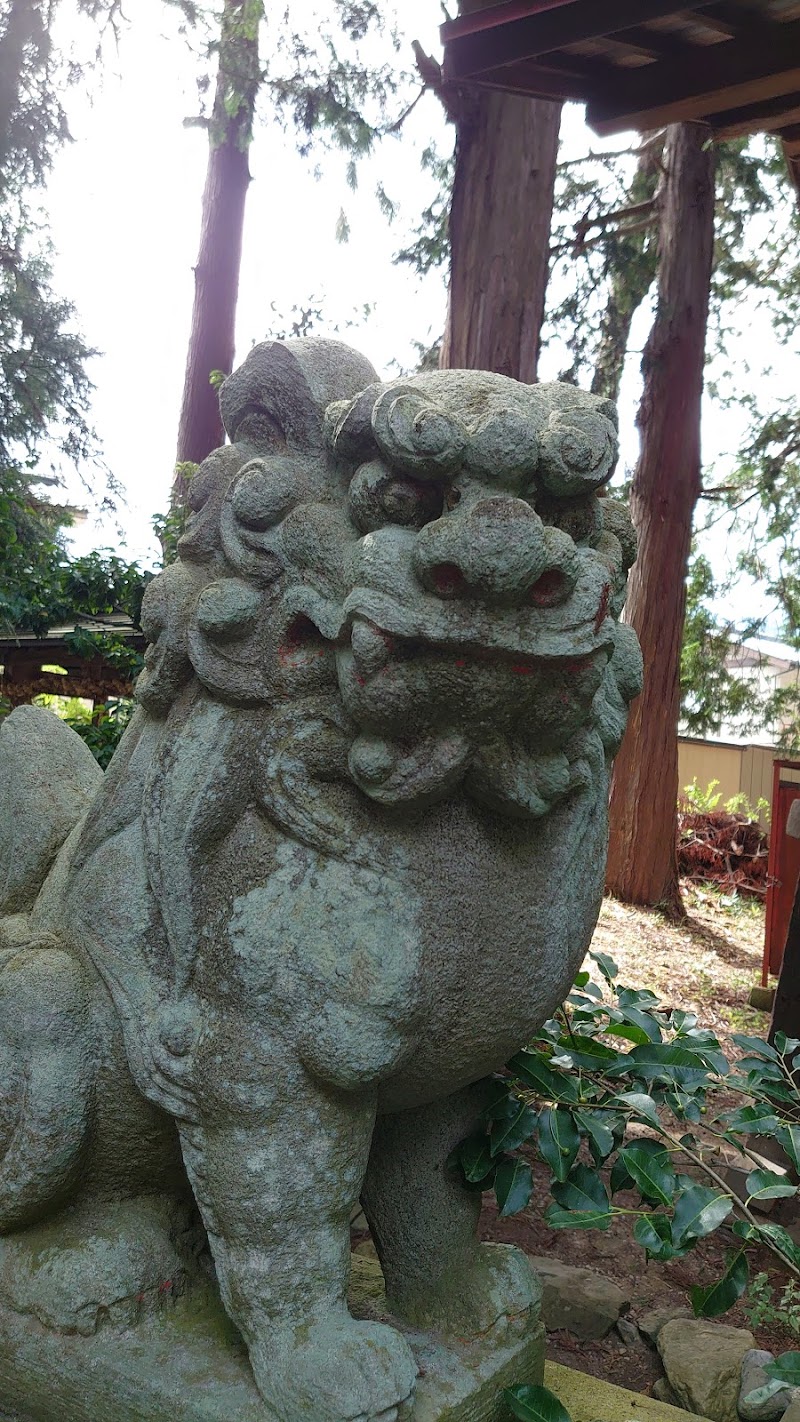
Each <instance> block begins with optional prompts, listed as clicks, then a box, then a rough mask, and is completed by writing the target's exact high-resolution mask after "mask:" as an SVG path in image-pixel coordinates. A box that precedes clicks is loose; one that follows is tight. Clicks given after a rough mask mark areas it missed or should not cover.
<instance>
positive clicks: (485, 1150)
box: [455, 953, 800, 1416]
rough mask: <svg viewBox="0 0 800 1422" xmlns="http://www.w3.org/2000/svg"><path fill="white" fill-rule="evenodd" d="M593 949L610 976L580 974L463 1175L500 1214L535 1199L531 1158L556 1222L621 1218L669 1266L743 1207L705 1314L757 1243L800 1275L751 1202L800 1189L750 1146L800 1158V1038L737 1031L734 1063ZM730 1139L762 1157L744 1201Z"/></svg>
mask: <svg viewBox="0 0 800 1422" xmlns="http://www.w3.org/2000/svg"><path fill="white" fill-rule="evenodd" d="M590 958H591V959H592V961H593V963H594V966H595V968H596V970H597V976H598V978H599V981H596V980H594V979H593V977H592V976H591V974H590V973H589V972H587V971H582V972H581V973H579V974H578V976H577V978H576V980H575V986H574V989H573V991H572V993H570V995H569V997H568V999H567V1001H566V1003H565V1004H564V1006H563V1008H562V1009H560V1011H559V1012H558V1013H557V1014H556V1015H555V1017H553V1018H551V1019H550V1020H549V1021H548V1022H545V1024H544V1025H543V1027H542V1028H541V1031H540V1032H539V1033H538V1035H537V1036H536V1038H535V1039H534V1041H533V1042H532V1043H530V1045H529V1046H528V1047H527V1048H525V1049H524V1050H523V1051H521V1052H518V1053H517V1055H516V1056H515V1057H514V1058H513V1059H512V1060H511V1062H509V1064H508V1068H507V1074H506V1075H505V1076H504V1077H502V1078H497V1080H496V1084H495V1090H494V1092H493V1094H492V1099H491V1102H490V1104H489V1106H488V1107H487V1109H486V1111H485V1114H484V1120H483V1123H482V1125H481V1127H480V1128H479V1130H478V1131H476V1133H475V1134H474V1135H473V1136H471V1137H470V1138H469V1140H467V1141H465V1142H464V1143H463V1144H462V1145H461V1146H460V1147H459V1148H458V1150H457V1151H456V1152H455V1159H456V1160H457V1161H458V1163H459V1164H460V1166H461V1168H462V1170H463V1172H464V1175H465V1177H466V1179H467V1181H468V1182H469V1184H470V1185H471V1186H472V1187H474V1188H480V1189H494V1191H495V1194H496V1195H497V1199H498V1204H499V1205H500V1208H501V1213H504V1214H511V1213H513V1212H514V1210H516V1209H520V1208H523V1207H524V1205H525V1204H527V1202H528V1200H529V1199H530V1196H531V1192H532V1189H533V1177H532V1172H531V1166H530V1159H529V1158H530V1154H531V1152H533V1153H534V1154H535V1155H536V1156H537V1157H538V1158H539V1159H540V1160H541V1161H542V1162H543V1163H544V1165H546V1167H547V1169H548V1172H549V1175H550V1194H551V1196H552V1200H553V1203H552V1204H550V1205H549V1206H548V1207H547V1209H546V1211H545V1220H546V1222H547V1224H548V1225H549V1226H550V1227H551V1228H552V1229H600V1230H605V1229H608V1228H609V1226H610V1225H611V1223H612V1221H613V1220H614V1219H615V1218H618V1217H622V1216H624V1217H625V1218H627V1219H629V1220H630V1221H631V1223H632V1225H633V1237H634V1239H635V1240H636V1242H637V1243H638V1244H639V1245H640V1246H641V1247H642V1248H643V1249H644V1250H645V1253H646V1255H647V1257H648V1258H651V1259H658V1260H660V1261H669V1260H671V1259H677V1258H681V1257H682V1256H683V1255H685V1254H687V1253H688V1252H689V1251H690V1250H691V1249H693V1248H694V1246H695V1244H696V1243H697V1241H698V1240H700V1239H704V1238H705V1237H706V1236H707V1235H709V1234H711V1233H712V1232H713V1231H714V1230H716V1229H718V1228H719V1226H720V1225H721V1224H723V1223H724V1222H726V1221H731V1217H732V1216H733V1217H734V1218H733V1220H732V1224H731V1227H732V1230H733V1233H734V1235H736V1236H738V1242H737V1247H736V1248H735V1249H734V1250H733V1251H732V1252H731V1253H730V1254H729V1256H728V1259H727V1263H726V1267H725V1270H724V1273H723V1275H722V1277H721V1278H720V1279H718V1280H716V1281H712V1282H711V1283H710V1284H709V1285H708V1286H707V1287H705V1288H695V1289H693V1291H692V1307H693V1309H694V1312H695V1314H697V1315H698V1316H702V1317H715V1316H717V1315H718V1314H721V1313H724V1312H725V1311H726V1310H727V1309H729V1308H730V1307H731V1306H732V1305H733V1304H734V1303H735V1302H736V1300H737V1299H739V1298H740V1297H741V1296H742V1294H743V1293H744V1290H745V1288H746V1286H747V1279H748V1273H749V1265H748V1258H747V1254H748V1246H749V1245H752V1244H759V1245H762V1246H764V1247H765V1248H767V1249H769V1250H770V1251H771V1252H772V1253H773V1255H775V1256H776V1258H777V1259H778V1260H779V1262H780V1264H781V1266H782V1267H783V1268H784V1269H786V1270H788V1271H789V1273H790V1274H793V1275H794V1276H795V1277H796V1278H797V1279H798V1280H800V1248H798V1246H797V1245H796V1244H795V1242H794V1240H793V1239H792V1237H791V1235H789V1234H788V1232H787V1231H786V1230H785V1229H783V1228H782V1226H780V1225H777V1224H771V1223H767V1222H765V1221H764V1220H763V1219H761V1218H759V1217H758V1216H757V1215H756V1214H754V1212H753V1208H752V1207H753V1205H754V1203H756V1202H758V1201H763V1200H770V1199H778V1198H787V1197H793V1196H795V1195H797V1193H798V1188H797V1187H796V1186H795V1185H793V1184H791V1183H790V1181H789V1178H788V1176H787V1175H785V1174H782V1173H780V1172H778V1171H777V1170H770V1169H765V1168H764V1166H763V1163H762V1162H761V1161H760V1160H759V1158H758V1157H752V1156H751V1153H750V1149H749V1145H748V1137H750V1136H752V1135H753V1134H760V1135H769V1136H772V1137H774V1139H775V1140H776V1141H777V1142H778V1143H779V1144H780V1145H781V1147H782V1148H783V1150H784V1152H785V1153H786V1155H787V1157H788V1159H789V1162H790V1164H791V1165H792V1166H793V1167H794V1169H797V1168H798V1167H800V1126H798V1125H797V1124H796V1122H797V1120H798V1119H800V1090H798V1086H797V1081H796V1077H795V1075H794V1073H795V1072H796V1071H797V1069H798V1068H800V1040H796V1039H790V1038H786V1037H785V1036H784V1035H783V1034H780V1033H779V1034H777V1036H776V1040H775V1045H774V1046H770V1045H769V1044H768V1043H766V1042H762V1041H761V1040H760V1039H759V1038H755V1037H744V1036H735V1037H734V1042H735V1043H736V1044H737V1046H738V1048H739V1049H740V1050H741V1051H742V1052H743V1053H744V1055H743V1056H742V1057H741V1059H740V1060H739V1061H738V1062H736V1063H735V1064H733V1065H732V1064H731V1062H729V1060H728V1058H727V1057H726V1055H725V1053H724V1052H723V1051H722V1049H721V1046H720V1043H719V1041H718V1040H717V1038H716V1037H715V1036H714V1034H713V1033H712V1032H710V1031H709V1030H707V1029H704V1028H702V1027H700V1026H699V1025H698V1022H697V1018H696V1017H695V1016H694V1014H693V1013H689V1012H685V1011H683V1010H682V1009H678V1008H669V1007H665V1006H664V1005H663V1004H662V1003H660V1002H659V1000H658V998H657V997H656V996H655V994H654V993H652V992H650V991H648V990H646V989H635V988H629V987H624V986H622V985H621V984H620V983H619V982H618V980H617V979H618V973H617V968H616V965H615V964H614V962H613V961H612V960H611V959H610V958H608V957H607V956H606V955H604V954H602V953H591V954H590ZM732 1102H733V1103H735V1104H731V1103H732ZM632 1128H633V1129H632ZM726 1147H731V1148H733V1149H735V1150H736V1151H738V1152H739V1153H741V1154H743V1155H745V1156H750V1157H751V1159H752V1160H753V1169H752V1171H751V1173H750V1175H749V1176H748V1177H747V1182H746V1197H745V1199H743V1200H740V1199H739V1198H738V1197H737V1196H736V1195H735V1194H734V1193H733V1191H732V1190H731V1189H730V1188H729V1186H728V1185H727V1184H726V1181H725V1179H724V1176H723V1175H722V1174H721V1171H720V1165H721V1163H723V1151H724V1148H726ZM622 1192H625V1194H626V1201H625V1203H620V1202H619V1199H618V1197H619V1196H620V1194H621V1193H622ZM629 1195H633V1196H634V1197H635V1198H634V1203H632V1204H631V1203H629V1201H628V1199H627V1197H628V1196H629ZM637 1201H638V1203H637ZM787 1366H788V1365H787ZM519 1415H520V1416H522V1413H520V1414H519Z"/></svg>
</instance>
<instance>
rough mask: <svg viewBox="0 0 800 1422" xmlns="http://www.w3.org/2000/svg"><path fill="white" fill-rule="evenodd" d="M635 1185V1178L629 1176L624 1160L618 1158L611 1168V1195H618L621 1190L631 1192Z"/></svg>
mask: <svg viewBox="0 0 800 1422" xmlns="http://www.w3.org/2000/svg"><path fill="white" fill-rule="evenodd" d="M633 1183H634V1182H633V1176H632V1175H629V1174H628V1167H627V1166H626V1164H625V1162H624V1160H620V1159H619V1156H617V1159H616V1160H615V1161H614V1164H613V1166H612V1167H611V1177H610V1179H609V1188H610V1190H611V1194H612V1195H616V1194H618V1193H619V1191H620V1190H630V1189H632V1188H633Z"/></svg>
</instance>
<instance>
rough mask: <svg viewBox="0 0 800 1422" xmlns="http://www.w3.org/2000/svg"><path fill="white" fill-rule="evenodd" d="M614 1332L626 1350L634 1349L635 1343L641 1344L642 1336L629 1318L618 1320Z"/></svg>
mask: <svg viewBox="0 0 800 1422" xmlns="http://www.w3.org/2000/svg"><path fill="white" fill-rule="evenodd" d="M616 1330H617V1333H618V1334H619V1336H620V1338H621V1339H622V1341H623V1343H624V1344H625V1345H626V1346H627V1347H628V1348H634V1347H635V1346H636V1344H637V1343H641V1341H642V1335H641V1333H640V1332H639V1330H638V1328H637V1327H636V1324H635V1323H632V1322H631V1320H630V1319H629V1318H618V1319H617V1322H616Z"/></svg>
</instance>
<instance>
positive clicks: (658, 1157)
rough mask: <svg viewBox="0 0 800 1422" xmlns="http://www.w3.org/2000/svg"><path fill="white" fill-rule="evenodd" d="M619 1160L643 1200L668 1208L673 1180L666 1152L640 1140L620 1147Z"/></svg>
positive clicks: (646, 1141) (654, 1142)
mask: <svg viewBox="0 0 800 1422" xmlns="http://www.w3.org/2000/svg"><path fill="white" fill-rule="evenodd" d="M619 1158H620V1160H621V1161H624V1163H625V1168H626V1169H627V1171H628V1173H629V1175H631V1176H632V1177H633V1180H634V1181H635V1183H636V1186H637V1187H638V1189H639V1192H640V1194H641V1195H642V1197H643V1198H644V1199H645V1200H648V1201H651V1202H652V1203H654V1204H658V1205H671V1204H672V1197H673V1195H674V1194H675V1189H676V1186H677V1181H676V1179H675V1171H674V1169H673V1166H672V1160H671V1158H670V1155H669V1152H668V1151H667V1150H665V1149H664V1146H663V1145H662V1144H661V1142H660V1141H651V1140H640V1141H635V1142H634V1143H633V1144H632V1145H629V1146H623V1148H622V1150H621V1151H620V1153H619Z"/></svg>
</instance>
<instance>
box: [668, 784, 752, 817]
mask: <svg viewBox="0 0 800 1422" xmlns="http://www.w3.org/2000/svg"><path fill="white" fill-rule="evenodd" d="M718 785H719V781H718V780H710V781H709V782H708V785H707V786H706V788H705V790H704V789H703V788H702V786H701V785H700V784H699V783H698V781H697V777H696V776H695V778H694V780H693V781H692V783H691V785H684V787H683V794H682V796H681V799H680V801H679V805H680V807H681V808H682V809H684V810H686V811H688V812H689V814H694V815H708V814H713V812H714V811H715V810H718V809H719V808H720V802H721V800H722V792H721V791H719V790H718V789H717V786H718ZM722 808H723V809H724V811H725V813H726V814H728V815H741V816H742V817H743V819H747V820H758V819H760V818H761V816H762V815H768V813H769V801H768V800H764V799H763V798H762V799H760V800H757V801H756V803H755V805H751V803H750V801H749V799H748V798H747V796H746V795H745V794H744V792H740V793H739V794H738V795H731V797H730V799H729V800H726V801H725V803H724V805H723V806H722Z"/></svg>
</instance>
